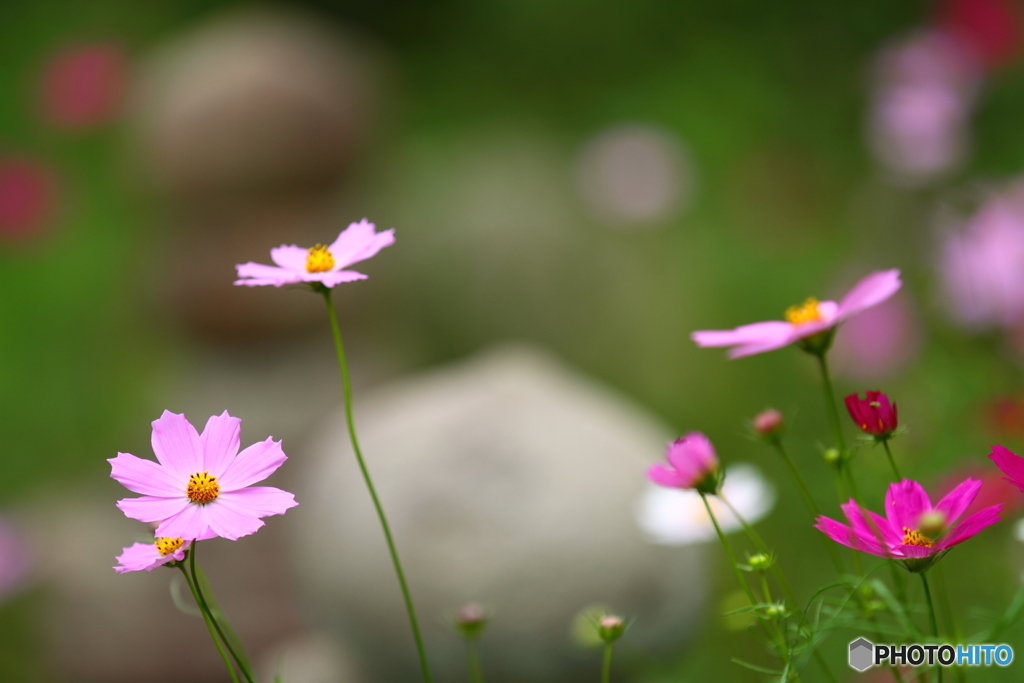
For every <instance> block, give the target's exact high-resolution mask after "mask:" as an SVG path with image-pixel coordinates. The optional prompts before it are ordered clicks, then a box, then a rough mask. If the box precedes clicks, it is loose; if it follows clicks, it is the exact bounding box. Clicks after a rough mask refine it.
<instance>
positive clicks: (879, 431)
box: [846, 391, 899, 439]
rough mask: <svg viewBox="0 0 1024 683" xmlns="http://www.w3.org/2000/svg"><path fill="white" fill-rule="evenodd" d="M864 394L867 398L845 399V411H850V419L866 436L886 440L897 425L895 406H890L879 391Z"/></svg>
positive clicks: (887, 399)
mask: <svg viewBox="0 0 1024 683" xmlns="http://www.w3.org/2000/svg"><path fill="white" fill-rule="evenodd" d="M864 393H865V395H866V396H867V398H860V397H859V396H858V395H857V394H850V395H849V396H847V397H846V409H847V410H848V411H850V417H852V418H853V421H854V422H856V423H857V426H858V427H860V428H861V430H862V431H864V432H865V433H866V434H870V435H871V436H878V437H881V438H883V439H884V438H888V437H889V436H891V435H892V433H893V432H894V431H896V427H897V426H898V425H899V419H898V418H897V417H896V404H895V403H892V404H890V403H889V397H888V396H886V395H885V394H883V393H882V392H880V391H866V392H864Z"/></svg>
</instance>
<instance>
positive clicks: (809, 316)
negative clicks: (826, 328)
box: [786, 296, 825, 325]
mask: <svg viewBox="0 0 1024 683" xmlns="http://www.w3.org/2000/svg"><path fill="white" fill-rule="evenodd" d="M818 303H819V302H818V300H817V299H815V298H814V297H813V296H811V297H807V301H805V302H803V303H802V304H800V305H799V306H790V307H789V308H787V309H786V322H790V323H793V324H794V325H803V324H805V323H816V322H821V321H822V320H824V319H825V318H823V317H822V315H821V311H819V310H818Z"/></svg>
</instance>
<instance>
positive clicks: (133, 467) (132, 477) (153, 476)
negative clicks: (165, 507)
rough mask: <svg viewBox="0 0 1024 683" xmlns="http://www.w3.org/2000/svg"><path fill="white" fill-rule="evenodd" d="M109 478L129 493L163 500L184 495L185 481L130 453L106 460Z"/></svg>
mask: <svg viewBox="0 0 1024 683" xmlns="http://www.w3.org/2000/svg"><path fill="white" fill-rule="evenodd" d="M107 462H109V463H110V476H111V477H113V478H114V479H116V480H117V481H118V483H120V484H121V485H122V486H124V487H125V488H126V489H128V490H129V491H132V492H134V493H141V494H143V495H146V496H163V497H165V498H168V497H171V498H173V497H174V496H182V495H184V494H185V487H186V485H187V481H188V480H187V479H181V480H178V479H175V478H174V476H173V475H172V474H171V473H170V472H169V471H168V470H167V469H165V468H164V467H162V466H160V465H159V464H157V463H155V462H153V461H152V460H145V459H143V458H137V457H135V456H134V455H132V454H131V453H118V454H117V457H116V458H108V459H107Z"/></svg>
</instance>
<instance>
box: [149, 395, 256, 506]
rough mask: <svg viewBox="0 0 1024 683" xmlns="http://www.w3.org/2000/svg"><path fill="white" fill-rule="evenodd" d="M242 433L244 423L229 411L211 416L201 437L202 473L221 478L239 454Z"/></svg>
mask: <svg viewBox="0 0 1024 683" xmlns="http://www.w3.org/2000/svg"><path fill="white" fill-rule="evenodd" d="M241 431H242V421H241V420H240V419H239V418H237V417H231V416H230V415H228V411H226V410H225V411H224V412H223V413H221V414H220V415H213V416H211V417H210V419H209V420H207V421H206V427H205V428H204V429H203V433H202V434H201V435H200V436H199V442H200V443H201V444H202V447H203V468H202V470H200V471H205V470H208V471H209V472H210V475H211V476H214V477H218V478H219V477H221V476H222V475H223V474H224V470H226V469H227V468H228V465H229V464H230V463H231V460H232V459H233V458H234V457H235V455H237V453H238V446H239V443H240V435H241ZM140 493H142V491H140Z"/></svg>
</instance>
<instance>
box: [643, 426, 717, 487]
mask: <svg viewBox="0 0 1024 683" xmlns="http://www.w3.org/2000/svg"><path fill="white" fill-rule="evenodd" d="M665 459H666V460H668V464H669V466H668V467H665V466H664V465H662V464H661V463H660V462H659V463H655V464H653V465H651V466H650V468H648V470H647V478H648V479H650V480H651V481H653V482H654V483H655V484H658V485H660V486H667V487H669V488H677V489H703V488H704V486H703V485H704V484H705V482H709V483H711V484H712V486H711V489H710V490H709V491H706V492H707V493H713V492H714V489H715V488H716V487H715V486H714V484H715V483H716V482H714V480H715V479H716V477H715V473H716V472H717V471H718V456H716V455H715V448H714V446H712V445H711V442H710V441H709V440H708V437H706V436H704V435H703V434H701V433H700V432H690V433H689V434H687V435H686V436H684V437H682V438H680V439H676V440H675V441H673V442H672V443H670V444H669V445H668V449H667V451H666V453H665Z"/></svg>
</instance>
